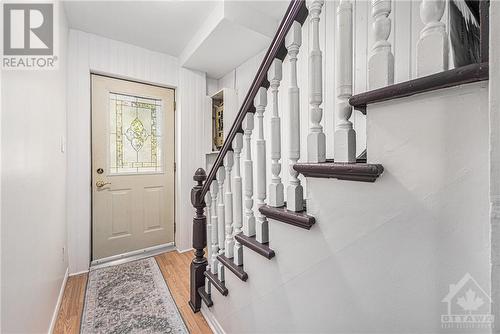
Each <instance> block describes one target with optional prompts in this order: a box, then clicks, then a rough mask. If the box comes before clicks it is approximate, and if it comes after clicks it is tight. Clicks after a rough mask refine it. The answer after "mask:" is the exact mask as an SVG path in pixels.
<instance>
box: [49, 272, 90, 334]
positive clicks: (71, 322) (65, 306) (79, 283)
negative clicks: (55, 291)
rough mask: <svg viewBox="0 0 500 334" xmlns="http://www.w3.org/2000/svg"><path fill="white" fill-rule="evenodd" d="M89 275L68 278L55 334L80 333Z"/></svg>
mask: <svg viewBox="0 0 500 334" xmlns="http://www.w3.org/2000/svg"><path fill="white" fill-rule="evenodd" d="M86 287H87V274H81V275H76V276H71V277H68V281H67V282H66V287H65V288H64V295H63V299H62V301H61V308H60V309H59V314H58V315H57V321H56V325H55V327H54V332H53V333H57V334H58V333H80V320H81V317H82V312H83V301H84V299H85V289H86Z"/></svg>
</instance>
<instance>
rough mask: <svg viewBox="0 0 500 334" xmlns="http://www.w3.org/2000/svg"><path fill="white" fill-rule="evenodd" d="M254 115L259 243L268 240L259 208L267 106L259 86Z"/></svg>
mask: <svg viewBox="0 0 500 334" xmlns="http://www.w3.org/2000/svg"><path fill="white" fill-rule="evenodd" d="M254 104H255V116H256V117H257V139H256V151H257V152H256V164H257V170H256V172H257V173H256V175H257V186H256V195H257V196H256V206H257V219H256V224H255V225H256V226H255V239H256V240H257V241H258V242H260V243H266V242H269V223H268V221H267V218H266V216H264V215H263V214H262V213H261V212H260V211H259V208H260V207H261V206H263V205H265V200H266V190H267V189H266V140H265V139H264V112H265V111H266V106H267V90H266V89H265V88H264V87H261V88H260V89H259V91H258V92H257V95H256V96H255V100H254Z"/></svg>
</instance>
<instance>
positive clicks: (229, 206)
mask: <svg viewBox="0 0 500 334" xmlns="http://www.w3.org/2000/svg"><path fill="white" fill-rule="evenodd" d="M233 164H234V157H233V151H227V153H226V156H225V157H224V167H226V172H227V181H226V194H225V195H224V199H225V202H226V208H225V216H226V243H225V249H224V254H225V255H226V257H227V258H229V259H231V258H232V257H233V252H234V239H233V191H232V184H231V183H232V180H231V171H232V169H233Z"/></svg>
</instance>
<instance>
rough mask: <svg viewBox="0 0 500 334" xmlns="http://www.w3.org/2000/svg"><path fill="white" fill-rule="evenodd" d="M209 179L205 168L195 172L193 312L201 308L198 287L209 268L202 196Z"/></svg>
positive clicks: (191, 301)
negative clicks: (206, 254) (204, 184)
mask: <svg viewBox="0 0 500 334" xmlns="http://www.w3.org/2000/svg"><path fill="white" fill-rule="evenodd" d="M206 179H207V174H206V173H205V171H204V170H203V168H198V170H197V171H196V173H194V176H193V180H195V181H196V182H198V184H197V185H195V186H194V187H193V189H192V190H191V203H192V204H193V206H194V208H195V209H196V214H195V216H194V218H193V248H194V255H195V257H194V258H193V261H192V262H191V277H190V280H191V289H190V297H191V298H190V300H189V306H191V309H192V310H193V312H198V311H199V310H200V308H201V297H200V295H199V294H198V288H199V287H202V286H203V285H205V276H204V273H205V270H206V268H207V264H208V262H207V259H206V258H205V257H204V255H205V251H204V248H205V247H206V246H207V217H206V216H205V206H206V204H205V199H204V198H203V196H201V190H202V188H203V182H204V181H205V180H206Z"/></svg>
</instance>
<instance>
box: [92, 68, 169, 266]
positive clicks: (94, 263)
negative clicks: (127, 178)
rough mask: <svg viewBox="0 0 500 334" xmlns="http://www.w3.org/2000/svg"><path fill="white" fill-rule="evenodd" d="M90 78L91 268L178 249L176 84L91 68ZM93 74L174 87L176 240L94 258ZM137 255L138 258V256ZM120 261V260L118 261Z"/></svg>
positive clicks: (162, 86)
mask: <svg viewBox="0 0 500 334" xmlns="http://www.w3.org/2000/svg"><path fill="white" fill-rule="evenodd" d="M88 75H89V76H88V78H89V84H90V87H89V93H90V94H89V97H90V109H89V112H90V115H89V116H90V143H89V145H90V185H89V194H90V226H89V228H90V240H89V241H90V243H89V250H90V252H89V260H90V263H89V265H88V266H89V270H90V268H93V267H94V266H97V265H98V264H99V263H101V264H103V262H105V263H109V262H111V261H113V265H114V264H119V263H114V261H115V260H116V259H112V258H114V257H116V258H117V259H118V260H120V259H122V258H125V257H127V258H128V257H131V258H133V259H131V260H130V261H134V260H138V259H141V258H145V257H149V256H153V255H157V254H160V253H164V252H168V251H170V250H174V249H176V244H175V240H176V234H177V220H176V217H177V201H176V198H177V154H178V152H177V87H175V86H169V85H162V84H157V83H153V82H149V81H142V80H139V79H133V78H130V77H126V76H120V75H115V74H109V73H106V72H101V71H94V70H90V71H89V72H88ZM93 75H98V76H101V77H105V78H110V79H117V80H122V81H127V82H131V83H137V84H142V85H149V86H152V87H158V88H165V89H172V90H173V91H174V116H173V117H174V127H173V132H174V142H173V146H174V183H173V187H174V189H173V193H174V196H173V202H174V203H173V204H174V205H173V216H174V241H173V242H170V243H167V244H163V245H156V246H153V247H148V248H144V249H139V250H135V251H131V252H127V253H123V254H118V255H114V256H110V257H107V258H103V259H100V260H92V259H93V255H94V254H93V241H94V233H93V226H94V196H93V195H92V193H93V184H94V182H95V180H94V176H93V170H94V169H93V168H94V165H93V150H92V138H93V137H92V134H93V133H92V128H93V126H92V124H93V123H92V121H93V119H92V115H93V110H92V97H93V93H92V76H93ZM156 248H158V249H161V250H160V251H155V249H156ZM143 252H144V253H147V254H148V255H144V256H142V257H141V256H140V255H135V253H138V254H139V253H143ZM136 257H137V258H136ZM123 261H124V262H128V259H123ZM117 262H119V261H117Z"/></svg>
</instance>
